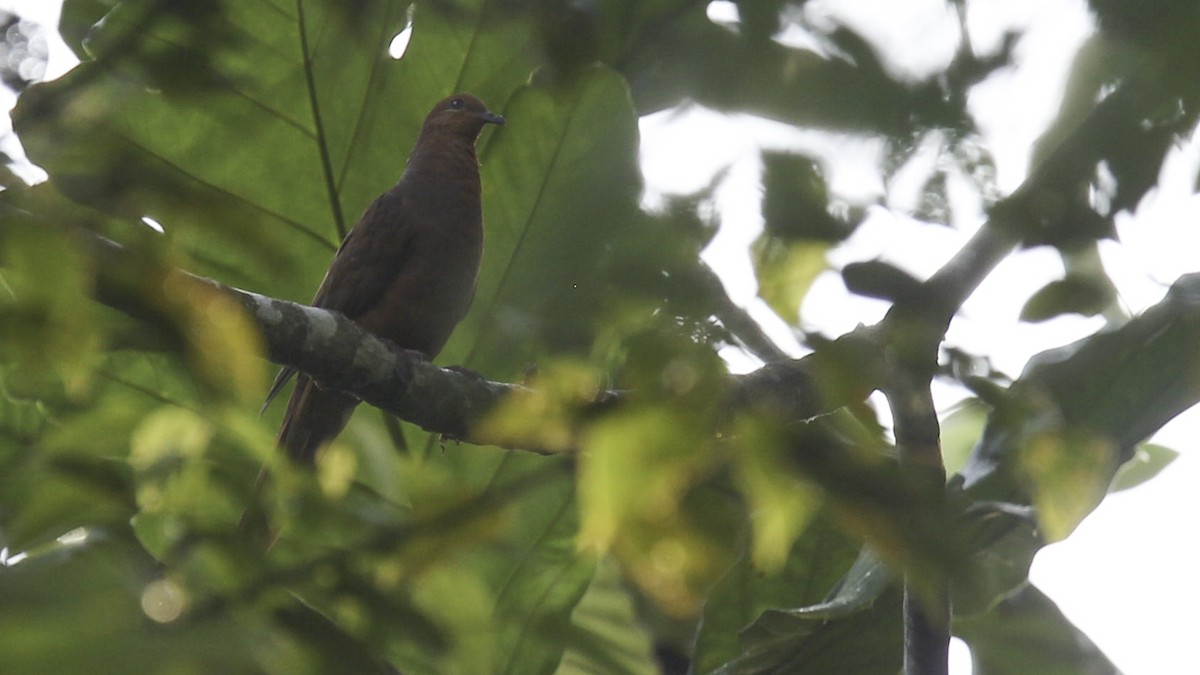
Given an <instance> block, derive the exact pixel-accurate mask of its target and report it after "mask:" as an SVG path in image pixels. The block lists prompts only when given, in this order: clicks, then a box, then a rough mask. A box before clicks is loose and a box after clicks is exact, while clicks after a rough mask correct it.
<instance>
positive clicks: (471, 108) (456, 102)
mask: <svg viewBox="0 0 1200 675" xmlns="http://www.w3.org/2000/svg"><path fill="white" fill-rule="evenodd" d="M488 124H504V118H503V117H501V116H499V115H497V114H496V113H494V112H492V111H490V110H488V109H487V106H486V105H484V104H483V101H480V100H479V99H478V98H476V97H474V96H472V95H471V94H455V95H453V96H447V97H446V98H444V99H442V100H441V101H438V104H437V105H435V106H433V110H431V111H429V115H427V116H426V117H425V126H424V127H422V129H421V135H422V136H426V135H430V134H435V135H437V136H442V135H451V136H457V137H460V138H466V139H468V140H469V141H470V142H472V143H474V142H475V139H476V138H479V132H480V131H482V130H483V127H484V126H485V125H488Z"/></svg>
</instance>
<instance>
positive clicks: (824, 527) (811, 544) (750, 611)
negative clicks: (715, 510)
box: [693, 514, 861, 673]
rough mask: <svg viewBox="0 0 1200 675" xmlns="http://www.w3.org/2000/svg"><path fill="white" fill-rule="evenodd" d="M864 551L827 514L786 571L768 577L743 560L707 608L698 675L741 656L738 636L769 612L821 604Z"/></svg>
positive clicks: (697, 656)
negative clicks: (861, 551)
mask: <svg viewBox="0 0 1200 675" xmlns="http://www.w3.org/2000/svg"><path fill="white" fill-rule="evenodd" d="M860 548H861V547H860V545H859V544H858V542H856V541H853V540H852V539H850V538H849V537H847V536H846V534H845V533H844V532H843V531H842V530H841V529H840V528H838V526H837V524H836V521H834V520H833V519H832V518H831V517H830V515H829V514H823V515H822V516H820V517H818V518H816V519H815V520H814V521H813V522H812V523H811V524H810V525H809V526H808V528H807V529H806V530H805V531H804V534H803V535H802V536H801V537H800V538H799V539H798V540H797V541H796V542H795V544H794V545H793V546H792V548H791V551H790V552H789V555H788V557H787V561H786V563H785V566H784V567H783V568H782V569H779V570H775V571H763V570H760V569H757V568H756V567H755V566H754V565H753V564H752V563H751V560H750V558H749V557H748V556H745V555H743V556H742V557H741V558H739V559H738V561H737V562H736V563H734V565H733V567H732V568H730V570H729V571H728V572H726V574H725V576H724V577H722V578H721V580H720V581H719V582H718V583H717V585H716V586H714V587H713V589H712V591H711V592H710V593H709V595H708V599H707V601H706V602H705V603H704V614H703V617H702V620H701V623H700V629H699V631H698V633H697V635H696V645H695V652H694V655H693V658H694V662H695V670H696V672H699V673H707V672H711V671H713V670H715V669H716V668H718V667H719V666H721V665H722V664H724V663H726V662H729V661H732V660H734V659H735V658H736V657H737V656H738V655H739V654H740V653H741V645H740V644H739V641H738V634H739V633H740V632H741V631H742V630H743V629H745V628H746V627H748V626H749V625H750V624H751V623H752V622H753V621H754V620H755V619H757V618H758V617H759V616H760V615H761V614H763V612H765V611H767V610H786V609H789V608H797V607H809V606H814V605H817V604H819V603H820V602H821V601H822V600H824V599H825V598H826V597H827V596H828V594H829V592H830V590H831V589H833V588H834V587H835V585H836V584H837V583H838V582H839V580H841V579H842V577H843V576H844V575H845V574H846V572H847V570H848V569H849V568H850V566H851V565H852V563H853V562H854V560H855V558H856V557H857V555H858V551H859V549H860Z"/></svg>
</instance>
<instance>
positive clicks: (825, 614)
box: [715, 551, 902, 675]
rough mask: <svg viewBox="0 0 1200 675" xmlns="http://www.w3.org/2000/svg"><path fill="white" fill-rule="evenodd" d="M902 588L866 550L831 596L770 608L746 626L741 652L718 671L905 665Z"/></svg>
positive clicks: (882, 674) (882, 670)
mask: <svg viewBox="0 0 1200 675" xmlns="http://www.w3.org/2000/svg"><path fill="white" fill-rule="evenodd" d="M900 601H901V593H900V589H899V588H897V587H896V586H895V585H894V584H893V583H892V579H891V576H890V575H889V574H888V573H887V571H886V570H885V569H884V568H883V566H882V565H881V564H880V563H879V561H878V560H877V559H876V558H875V557H874V556H872V555H871V554H870V553H867V552H865V551H864V553H863V555H861V556H860V557H859V558H858V560H857V561H855V563H854V566H853V567H852V568H851V569H850V571H849V573H847V575H846V579H845V581H844V582H843V583H842V585H841V587H840V588H839V589H838V590H837V592H836V593H834V594H833V595H832V596H831V597H830V598H829V599H828V600H827V601H825V602H822V603H818V604H815V605H811V606H808V607H803V608H799V609H790V610H768V611H766V612H763V614H762V615H761V616H760V617H759V618H758V620H757V621H755V622H754V623H753V624H752V625H751V626H750V627H749V628H747V629H746V630H744V631H742V633H741V636H740V639H741V644H742V653H741V655H740V656H739V657H738V658H736V659H734V660H733V661H730V662H729V663H726V664H725V665H724V666H722V667H721V668H719V669H717V670H716V671H715V672H716V673H721V674H723V675H725V674H729V675H732V674H734V673H737V674H739V675H741V674H751V673H782V672H787V673H798V674H799V673H813V674H814V675H815V674H817V673H840V672H850V673H862V674H864V675H870V674H873V673H878V674H879V675H894V674H895V673H896V672H897V671H898V670H899V668H900V661H901V654H902V650H901V646H902V635H901V633H902V631H901V629H900Z"/></svg>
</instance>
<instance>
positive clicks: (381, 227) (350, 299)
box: [259, 188, 413, 414]
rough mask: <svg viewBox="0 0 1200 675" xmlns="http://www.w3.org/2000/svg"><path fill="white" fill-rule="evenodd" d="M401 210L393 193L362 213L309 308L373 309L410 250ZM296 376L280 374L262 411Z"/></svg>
mask: <svg viewBox="0 0 1200 675" xmlns="http://www.w3.org/2000/svg"><path fill="white" fill-rule="evenodd" d="M404 207H405V203H404V198H403V196H402V195H401V191H400V190H399V189H397V188H393V189H391V190H389V191H388V192H385V193H383V194H382V195H380V196H379V197H378V198H377V199H376V200H375V201H374V202H372V203H371V205H370V206H369V207H367V210H366V211H365V212H364V213H363V215H362V217H361V218H359V219H358V224H357V225H355V226H354V228H353V229H351V230H350V233H349V234H347V235H346V238H345V239H344V240H342V245H341V246H340V247H339V248H338V251H337V253H336V254H335V255H334V258H333V262H332V263H331V264H330V265H329V271H327V272H326V273H325V278H324V279H323V280H322V281H321V286H320V288H318V289H317V294H316V296H315V297H314V298H313V301H312V304H313V306H314V307H321V308H323V309H332V310H336V311H339V312H341V313H342V314H345V315H346V316H347V317H348V318H350V319H354V318H355V317H357V316H359V315H361V314H363V313H364V312H366V311H367V310H369V309H371V308H372V307H374V306H375V303H377V302H378V301H379V298H380V296H382V295H383V293H384V291H385V290H387V288H388V286H389V285H391V283H392V281H393V279H395V277H396V275H397V274H398V273H399V272H400V270H402V269H404V265H405V262H406V256H407V255H408V254H409V253H410V252H411V250H412V247H411V246H409V245H408V239H409V236H410V233H411V231H412V229H413V228H412V227H411V225H410V224H409V223H408V220H409V219H408V218H407V217H406V215H405V208H404ZM295 374H296V369H295V368H291V367H284V368H282V369H280V371H279V374H278V375H277V376H276V377H275V382H274V383H273V384H272V385H271V390H270V391H269V392H267V400H266V401H264V402H263V406H262V410H264V411H265V410H266V409H267V406H268V405H270V404H271V400H272V399H274V398H275V396H276V395H278V394H279V391H280V390H281V389H283V386H284V385H285V384H287V381H288V380H290V379H291V378H292V376H293V375H295ZM259 414H261V411H260V413H259Z"/></svg>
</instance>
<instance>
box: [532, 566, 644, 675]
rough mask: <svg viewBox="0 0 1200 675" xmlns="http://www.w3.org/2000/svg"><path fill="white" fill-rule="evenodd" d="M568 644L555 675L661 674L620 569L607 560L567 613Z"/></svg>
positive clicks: (598, 568)
mask: <svg viewBox="0 0 1200 675" xmlns="http://www.w3.org/2000/svg"><path fill="white" fill-rule="evenodd" d="M567 644H568V648H567V651H566V653H564V654H563V658H562V663H560V664H559V666H558V669H557V670H556V671H555V673H557V674H558V675H568V674H570V673H627V674H628V675H655V674H656V673H658V672H659V669H658V665H657V664H656V663H655V660H654V653H653V650H654V645H653V643H652V638H651V635H650V634H649V633H648V631H647V630H646V629H645V628H644V627H643V626H642V624H641V620H640V618H639V617H638V614H637V611H636V607H634V602H633V598H632V597H631V596H630V592H629V590H628V589H627V588H626V587H625V584H624V583H623V581H622V578H621V573H620V570H619V569H618V568H617V566H616V564H615V563H614V562H613V561H612V560H609V559H602V560H601V561H600V564H599V565H597V567H596V575H595V577H593V579H592V583H591V584H590V585H589V586H588V589H587V593H585V594H584V596H583V598H582V599H581V600H580V602H579V604H578V605H576V607H575V610H574V611H573V612H572V613H571V626H570V628H569V633H568V635H567Z"/></svg>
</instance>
